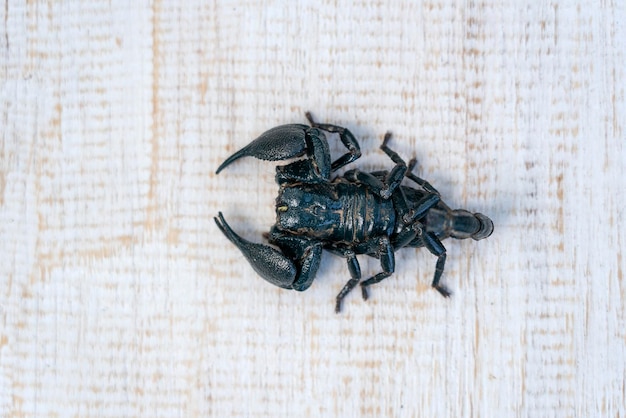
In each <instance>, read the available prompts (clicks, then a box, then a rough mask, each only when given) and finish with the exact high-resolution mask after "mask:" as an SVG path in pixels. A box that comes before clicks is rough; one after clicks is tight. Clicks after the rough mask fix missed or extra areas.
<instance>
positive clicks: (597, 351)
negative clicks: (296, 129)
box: [0, 0, 626, 417]
mask: <svg viewBox="0 0 626 418" xmlns="http://www.w3.org/2000/svg"><path fill="white" fill-rule="evenodd" d="M176 3H177V2H171V3H169V2H168V3H165V4H164V3H162V2H156V3H155V4H154V5H152V6H150V7H149V6H147V5H143V4H131V5H128V4H126V3H125V2H107V3H89V2H87V3H84V4H79V2H66V3H64V4H62V3H59V2H41V3H26V2H7V4H6V5H5V6H4V7H0V22H2V23H0V45H1V48H2V51H1V52H0V56H1V57H3V58H2V59H0V74H1V75H0V77H1V81H2V83H1V93H0V94H1V100H0V128H1V130H2V144H1V147H0V254H2V256H1V260H2V262H1V263H0V415H1V416H7V417H8V416H150V417H154V416H203V417H206V416H209V417H226V416H250V417H256V416H271V417H277V416H323V417H328V416H338V417H339V416H341V417H349V416H388V417H391V416H393V417H413V416H436V417H446V416H449V417H490V416H491V417H496V416H497V417H502V416H518V417H546V416H563V417H574V416H577V417H598V416H606V417H617V416H622V417H623V416H625V415H626V406H625V404H624V402H625V400H624V393H625V389H624V388H625V386H626V375H625V373H626V369H625V367H626V366H625V364H626V348H625V344H626V332H625V331H624V329H626V326H625V325H626V323H625V322H626V306H625V304H624V300H625V298H626V283H625V281H624V277H623V274H624V258H623V250H622V248H623V245H624V243H625V242H626V236H625V232H624V207H625V206H626V187H625V183H624V178H625V177H624V175H625V168H626V158H625V157H626V155H625V147H624V140H625V139H626V137H625V134H624V123H625V121H626V109H625V107H626V106H625V104H626V100H625V93H624V86H625V85H626V80H625V74H624V72H625V68H626V64H625V63H626V60H625V57H624V51H625V50H626V42H625V40H626V34H625V33H624V26H623V23H624V22H625V21H626V10H625V8H624V5H623V4H622V3H620V2H612V1H608V2H595V3H591V4H590V3H588V2H580V1H572V2H569V1H541V2H518V1H512V0H511V1H505V2H500V1H495V0H491V1H489V0H488V1H484V2H466V3H464V2H457V3H450V2H444V1H434V2H427V3H423V4H416V2H412V1H402V2H396V3H394V4H393V5H390V4H388V3H387V2H381V1H364V2H357V3H356V4H352V3H353V2H333V1H305V2H298V4H296V2H288V1H284V2H280V1H275V2H273V1H263V2H256V1H240V2H227V1H219V2H211V4H205V3H207V2H184V5H177V4H176ZM305 110H311V111H313V112H314V114H315V115H316V116H317V117H318V118H319V119H320V120H323V121H329V122H334V123H338V124H342V125H346V126H348V127H350V128H351V129H352V130H353V132H354V133H355V134H356V135H357V136H358V137H359V138H362V142H361V144H362V149H363V151H364V157H363V158H362V160H361V161H360V164H361V166H363V167H366V168H371V169H381V168H386V167H390V162H389V161H388V159H387V158H386V157H385V156H384V155H383V154H382V153H381V152H379V151H378V150H377V146H378V144H379V142H380V140H381V138H382V135H383V134H384V132H385V131H386V130H388V129H390V130H392V131H393V132H394V135H395V137H394V140H393V146H394V148H395V149H396V150H397V151H398V152H400V154H402V155H403V156H405V157H407V158H410V157H412V156H417V157H418V158H419V161H420V168H419V169H420V172H421V173H422V174H423V176H424V177H426V178H428V179H429V180H431V182H432V183H433V184H434V185H435V186H436V187H438V188H439V190H440V191H441V192H442V193H443V195H444V197H445V198H446V200H447V202H448V203H450V204H451V205H453V206H458V207H465V208H468V209H470V210H474V211H481V212H483V213H486V214H488V215H490V216H491V217H492V219H493V220H494V222H495V225H496V231H495V233H494V235H493V236H492V237H491V238H490V239H488V240H485V241H481V242H478V243H475V242H447V243H446V245H447V248H448V264H447V268H446V272H445V276H444V277H445V281H446V282H447V283H448V284H449V286H450V287H451V289H452V290H453V291H454V295H453V297H452V298H451V300H449V301H446V300H443V299H442V298H440V297H439V296H438V295H437V294H436V292H434V291H433V290H431V289H430V288H429V286H428V283H429V281H430V278H431V276H432V273H433V269H434V264H435V260H434V258H433V257H432V256H430V255H429V254H428V253H427V252H425V251H412V250H404V251H402V252H400V253H398V260H397V272H396V274H395V275H394V276H393V277H392V278H390V279H388V280H386V281H385V282H383V283H381V284H380V285H379V286H377V287H375V288H373V289H372V292H371V293H372V298H371V300H370V301H368V302H367V303H364V302H363V301H361V300H360V298H359V296H358V294H357V293H355V294H353V295H351V296H350V297H349V298H348V299H347V300H346V303H345V312H344V313H343V314H342V315H341V316H337V315H335V314H334V313H333V298H334V296H335V294H336V293H337V292H338V290H339V289H340V288H341V286H342V285H343V284H344V282H345V281H346V280H347V279H348V272H347V269H346V266H345V262H344V261H343V260H340V259H335V258H333V257H332V256H326V257H325V258H324V264H323V266H322V269H321V271H320V274H319V277H318V279H317V281H316V283H315V284H314V286H313V287H312V288H311V289H310V290H308V291H307V292H306V293H303V294H297V293H294V292H287V291H282V290H279V289H277V288H273V287H271V286H269V285H267V284H266V283H264V282H263V281H262V280H260V279H258V278H257V277H256V276H255V274H254V272H253V271H252V269H251V268H250V267H249V266H248V265H247V264H246V263H245V262H243V261H242V258H241V256H240V255H239V253H238V252H237V250H236V249H235V248H234V247H233V246H232V245H230V244H229V243H228V242H227V241H226V240H225V239H224V237H223V236H221V234H219V231H218V230H217V228H215V225H214V224H213V219H212V217H213V216H214V215H215V214H216V213H217V211H218V210H222V211H224V213H225V215H226V217H227V219H228V220H229V222H230V223H231V224H232V225H233V226H234V227H236V228H237V230H239V231H241V232H242V234H243V235H245V236H246V237H249V238H253V239H261V233H262V232H263V231H265V230H267V229H268V227H269V226H270V225H271V223H272V222H273V209H272V204H273V199H274V196H275V193H276V185H275V184H274V183H273V165H272V164H267V163H259V162H257V161H253V160H248V161H241V162H238V163H237V164H234V165H233V166H232V167H229V169H228V170H227V171H225V172H224V173H222V174H220V176H219V177H217V176H215V175H214V174H213V172H214V170H215V168H216V167H217V165H218V164H219V163H220V162H221V161H222V160H223V159H224V158H226V157H227V156H228V155H230V153H232V152H233V151H235V150H236V149H238V148H239V147H241V146H243V145H245V144H246V143H248V142H249V141H250V140H251V139H252V138H254V137H255V136H256V135H258V134H259V133H261V132H262V131H263V130H265V129H267V128H269V127H272V126H274V125H278V124H282V123H289V122H304V116H303V114H304V111H305ZM332 149H333V151H335V152H338V150H339V147H338V146H336V145H335V144H333V145H332ZM362 268H363V270H364V274H368V273H371V274H373V273H376V272H377V269H378V268H379V266H378V265H377V263H376V262H375V260H367V259H363V260H362Z"/></svg>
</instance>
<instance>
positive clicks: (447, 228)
mask: <svg viewBox="0 0 626 418" xmlns="http://www.w3.org/2000/svg"><path fill="white" fill-rule="evenodd" d="M306 116H307V119H308V120H309V122H310V124H311V126H310V127H309V126H307V125H300V124H291V125H283V126H278V127H276V128H273V129H270V130H269V131H267V132H265V133H264V134H262V135H261V136H260V137H259V138H257V139H256V140H254V141H253V142H252V143H250V144H249V145H248V146H246V147H244V148H243V149H241V150H240V151H238V152H236V153H235V154H233V155H232V156H231V157H229V158H228V159H227V160H226V161H224V163H222V165H220V167H219V168H218V169H217V173H219V172H220V171H221V170H222V169H223V168H225V167H226V166H227V165H229V164H231V163H232V162H233V161H235V160H237V159H239V158H241V157H245V156H253V157H256V158H259V159H264V160H270V161H279V160H285V159H290V158H294V157H304V158H302V159H299V160H296V161H295V162H292V163H290V164H287V165H284V166H278V167H277V168H276V182H277V183H278V184H279V186H280V187H279V192H278V197H277V199H276V224H275V225H274V226H273V227H272V228H271V230H270V232H269V234H268V236H267V238H268V242H269V244H272V245H273V246H275V247H277V248H278V249H276V248H274V247H272V246H269V245H265V244H257V243H252V242H250V241H247V240H245V239H243V238H241V237H240V236H239V235H237V234H236V233H235V232H234V231H233V230H232V229H231V227H230V226H229V225H228V224H227V223H226V221H225V219H224V217H223V215H222V214H221V213H219V215H218V217H216V218H215V222H216V223H217V226H218V227H219V228H220V230H221V231H222V232H223V233H224V234H225V235H226V237H227V238H228V239H229V240H230V241H231V242H233V243H234V244H235V245H236V246H237V247H238V248H239V249H240V251H241V252H242V254H243V255H244V256H245V257H246V258H247V259H248V261H249V262H250V264H251V265H252V267H253V268H254V269H255V270H256V271H257V273H258V274H259V275H260V276H261V277H263V278H264V279H265V280H267V281H268V282H270V283H272V284H274V285H276V286H279V287H282V288H286V289H294V290H298V291H303V290H306V289H307V288H308V287H309V286H310V285H311V284H312V282H313V280H314V278H315V274H316V273H317V270H318V268H319V262H320V259H321V253H322V250H326V251H329V252H331V253H333V254H336V255H338V256H341V257H344V258H345V259H346V261H347V264H348V270H349V272H350V276H351V278H350V280H348V282H347V283H346V284H345V285H344V287H343V288H342V289H341V291H340V292H339V294H338V295H337V298H336V302H335V311H336V312H339V311H340V310H341V304H342V301H343V299H344V298H345V297H346V295H347V294H348V293H350V291H351V290H352V289H353V288H354V287H356V285H358V284H359V283H360V286H361V291H362V296H363V298H364V299H367V298H368V291H367V289H368V287H369V286H371V285H373V284H375V283H378V282H380V281H382V280H384V279H385V278H387V277H389V276H390V275H391V274H392V273H393V272H394V269H395V256H394V252H395V251H397V250H398V249H400V248H404V247H414V248H419V247H425V248H427V249H428V250H429V251H430V252H431V253H432V254H434V255H435V256H437V264H436V267H435V274H434V278H433V282H432V286H433V287H434V288H435V289H436V290H437V291H439V293H440V294H441V295H443V296H444V297H448V296H449V295H450V292H449V291H448V290H447V289H446V287H445V286H443V285H442V284H441V283H440V280H441V276H442V274H443V269H444V265H445V260H446V249H445V247H444V246H443V244H442V243H441V240H443V239H445V238H449V237H452V238H457V239H465V238H473V239H475V240H480V239H484V238H487V237H488V236H490V235H491V233H492V232H493V223H492V222H491V220H490V219H489V218H488V217H486V216H485V215H482V214H480V213H475V214H473V213H470V212H468V211H466V210H463V209H457V210H451V209H450V208H449V207H448V206H447V205H446V204H445V203H444V202H443V201H442V200H441V197H440V194H439V192H438V191H437V190H436V189H435V188H434V187H433V186H431V185H430V183H428V182H427V181H425V180H423V179H421V178H419V177H417V176H416V175H415V174H413V173H412V171H413V169H414V167H415V164H416V161H415V159H413V160H411V161H410V162H409V164H408V165H407V164H406V163H405V162H404V160H403V159H402V158H401V157H400V156H399V155H398V154H397V153H396V152H394V151H393V150H391V149H390V148H389V147H388V142H389V140H390V138H391V134H390V133H387V134H386V135H385V138H384V140H383V143H382V145H381V147H380V148H381V149H382V150H383V151H384V152H385V153H386V154H387V155H388V156H389V157H390V158H391V160H392V161H393V162H394V163H395V166H394V167H393V169H392V170H390V171H376V172H371V173H368V172H363V171H360V170H358V169H353V170H349V171H347V172H346V173H344V175H343V176H338V177H335V178H333V179H331V177H330V176H331V173H332V172H333V171H335V170H337V169H339V168H341V167H343V166H345V165H346V164H349V163H351V162H353V161H354V160H356V159H357V158H359V157H360V155H361V152H360V148H359V145H358V142H357V141H356V138H355V137H354V136H353V135H352V133H351V132H350V131H349V130H348V129H346V128H343V127H340V126H337V125H331V124H320V123H316V122H315V121H314V120H313V118H312V116H311V114H310V113H307V114H306ZM326 133H337V134H339V138H340V140H341V142H342V143H343V144H344V145H345V146H346V148H347V150H348V151H347V152H346V153H345V154H344V155H342V156H341V157H340V158H338V159H337V160H335V161H334V162H332V163H331V158H330V152H329V149H328V142H327V139H326ZM405 178H407V179H409V180H411V181H412V182H413V183H414V185H413V187H411V186H408V185H402V184H401V183H402V181H403V180H404V179H405ZM359 254H366V255H369V256H372V257H375V258H377V259H379V260H380V263H381V270H382V271H381V272H380V273H378V274H376V275H374V276H372V277H370V278H368V279H367V280H364V281H361V270H360V266H359V263H358V261H357V258H356V256H357V255H359Z"/></svg>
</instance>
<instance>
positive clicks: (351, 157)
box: [305, 112, 361, 171]
mask: <svg viewBox="0 0 626 418" xmlns="http://www.w3.org/2000/svg"><path fill="white" fill-rule="evenodd" d="M305 116H306V118H307V119H308V121H309V123H310V124H311V126H312V127H314V128H319V129H321V130H324V131H326V132H331V133H337V134H339V139H340V140H341V142H342V143H343V145H344V146H345V147H346V148H347V149H348V152H347V153H345V154H344V155H342V156H341V157H339V158H338V159H336V160H335V161H334V162H333V163H332V166H331V169H332V171H335V170H338V169H340V168H341V167H343V166H344V165H346V164H350V163H351V162H354V161H356V160H357V159H358V158H359V157H361V148H360V147H359V143H358V142H357V140H356V138H355V137H354V135H352V132H350V131H349V130H348V129H347V128H344V127H342V126H337V125H332V124H330V123H317V122H315V120H314V119H313V115H311V112H306V113H305Z"/></svg>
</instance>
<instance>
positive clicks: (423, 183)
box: [406, 158, 440, 195]
mask: <svg viewBox="0 0 626 418" xmlns="http://www.w3.org/2000/svg"><path fill="white" fill-rule="evenodd" d="M416 165H417V159H415V158H411V161H409V168H408V170H407V172H406V177H407V178H409V179H411V180H413V181H414V182H415V183H417V184H418V185H419V186H421V187H422V188H423V189H424V190H426V191H427V192H430V193H433V194H436V195H439V194H440V193H439V192H438V191H437V189H435V188H434V187H433V186H432V185H431V184H430V183H429V182H427V181H426V180H424V179H422V178H420V177H417V176H416V175H415V174H413V169H414V168H415V166H416Z"/></svg>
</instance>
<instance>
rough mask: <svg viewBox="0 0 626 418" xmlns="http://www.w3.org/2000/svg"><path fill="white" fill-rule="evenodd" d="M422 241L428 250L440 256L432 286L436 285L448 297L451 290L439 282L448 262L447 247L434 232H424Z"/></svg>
mask: <svg viewBox="0 0 626 418" xmlns="http://www.w3.org/2000/svg"><path fill="white" fill-rule="evenodd" d="M422 242H423V244H424V246H425V247H426V248H427V249H428V251H430V252H431V253H432V254H434V255H436V256H437V257H438V258H437V265H436V266H435V277H434V278H433V283H432V287H434V288H435V289H436V290H437V291H438V292H439V293H440V294H441V296H443V297H445V298H447V297H449V296H450V291H449V290H448V289H447V288H446V287H445V286H444V285H442V284H440V283H439V281H440V280H441V275H442V274H443V267H444V265H445V263H446V248H445V247H444V246H443V244H442V243H441V241H439V238H437V236H436V235H435V234H433V233H432V232H426V233H425V234H423V235H422Z"/></svg>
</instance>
